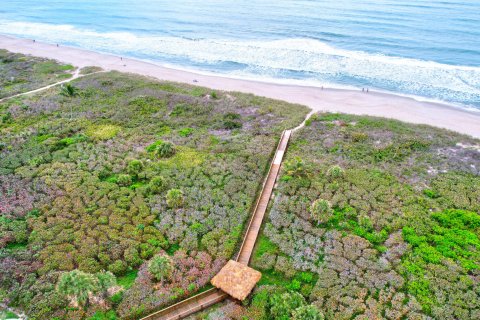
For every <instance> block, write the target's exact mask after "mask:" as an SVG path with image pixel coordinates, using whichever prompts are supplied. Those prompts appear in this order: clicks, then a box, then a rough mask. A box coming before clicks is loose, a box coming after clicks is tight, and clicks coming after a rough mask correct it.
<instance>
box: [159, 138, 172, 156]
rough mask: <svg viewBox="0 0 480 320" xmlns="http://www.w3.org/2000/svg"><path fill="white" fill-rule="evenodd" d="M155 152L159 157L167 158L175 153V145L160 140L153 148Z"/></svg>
mask: <svg viewBox="0 0 480 320" xmlns="http://www.w3.org/2000/svg"><path fill="white" fill-rule="evenodd" d="M155 154H156V155H157V156H159V157H160V158H169V157H171V156H173V155H174V154H175V146H174V145H173V143H171V142H163V141H162V142H161V143H160V144H158V146H157V148H156V149H155Z"/></svg>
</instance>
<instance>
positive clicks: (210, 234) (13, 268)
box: [0, 73, 307, 319]
mask: <svg viewBox="0 0 480 320" xmlns="http://www.w3.org/2000/svg"><path fill="white" fill-rule="evenodd" d="M72 85H73V86H74V87H75V88H77V90H78V93H79V94H78V95H77V96H75V97H71V98H70V97H69V98H66V97H63V96H61V95H60V94H59V91H58V88H52V89H51V90H47V91H44V92H42V93H41V94H37V95H29V96H24V97H20V98H16V99H11V100H7V101H5V102H3V103H0V115H7V114H10V116H9V117H8V118H9V119H8V121H6V122H3V121H2V122H0V132H1V134H0V143H2V146H4V147H3V148H2V149H1V150H0V213H1V215H2V218H1V220H0V250H1V251H0V286H1V290H0V300H1V301H2V302H3V301H4V302H8V303H10V304H11V305H13V306H15V307H17V308H21V309H24V310H25V312H26V313H27V314H28V315H29V317H31V318H32V319H51V318H55V317H57V318H59V319H74V318H75V319H77V318H89V317H93V316H94V314H95V313H96V312H99V313H97V316H98V317H100V316H101V315H102V312H103V314H106V310H105V308H110V307H111V308H115V311H116V312H117V313H118V317H120V318H138V317H139V316H140V315H143V314H145V313H147V312H150V311H153V310H154V309H157V308H160V307H162V306H165V305H168V304H171V303H173V302H174V301H177V300H178V299H181V298H183V297H187V296H189V295H191V294H194V293H195V292H197V291H198V290H199V289H201V288H202V287H204V286H205V285H206V284H207V283H208V282H209V280H210V279H211V277H212V276H213V275H214V274H215V272H217V271H218V270H219V269H220V268H221V266H222V265H223V264H224V263H225V260H226V259H229V258H231V257H232V256H233V254H234V253H235V250H236V248H238V244H239V240H240V237H241V234H242V231H243V227H244V224H245V222H246V221H247V218H248V217H249V214H250V210H251V208H252V204H253V203H254V199H255V195H256V190H257V189H258V187H259V185H260V183H261V182H262V179H263V176H264V173H265V170H266V168H267V166H268V163H269V161H270V155H271V153H272V151H273V150H274V148H275V145H276V140H277V139H278V135H279V134H280V133H281V131H282V130H283V129H285V128H288V127H294V126H295V125H297V124H298V123H300V122H301V120H302V117H303V116H304V115H305V113H306V111H307V110H306V108H304V107H301V106H292V105H289V104H286V103H282V102H274V101H272V100H268V99H258V98H257V97H254V96H250V95H244V94H236V93H232V94H231V95H229V98H228V99H227V97H226V96H225V97H224V96H223V95H221V94H218V99H207V98H206V95H207V94H208V92H209V91H208V90H206V89H202V88H197V87H190V86H188V85H180V84H171V83H159V82H155V81H151V80H148V79H145V78H142V77H136V76H132V75H122V74H119V73H101V74H96V75H90V76H86V77H83V78H81V79H78V80H75V81H74V82H73V83H72ZM229 113H235V114H238V117H237V116H228V117H230V118H235V119H233V120H234V121H238V122H239V123H241V124H242V127H241V128H237V129H236V130H234V131H229V130H224V128H223V124H224V121H225V118H224V115H225V114H229ZM246 115H248V116H246ZM228 117H227V118H228ZM185 128H195V130H194V131H191V130H184V129H185ZM180 132H181V134H180ZM167 141H168V142H167ZM161 142H165V143H170V144H171V146H174V150H175V153H173V154H172V153H170V152H168V153H167V154H168V157H163V156H162V157H160V156H159V154H157V151H156V150H157V147H158V146H159V145H161ZM171 146H170V147H171ZM167 154H165V153H162V155H167ZM172 189H177V190H181V195H182V196H181V197H178V195H179V193H178V192H170V193H171V194H176V195H177V196H175V197H173V196H171V197H170V196H169V197H167V194H168V193H169V192H168V190H172ZM179 204H181V206H180V205H179ZM171 205H172V207H171ZM167 253H168V254H169V255H170V256H171V258H172V260H173V264H174V268H173V271H172V275H171V278H170V279H169V281H164V285H163V286H162V285H161V284H160V283H158V282H156V281H153V280H152V278H151V275H150V273H149V271H148V268H147V266H148V262H149V261H150V259H152V257H155V256H157V255H158V254H167ZM72 270H79V271H81V272H84V273H88V274H92V275H95V274H97V273H98V272H102V270H108V271H110V272H112V273H113V274H115V275H116V276H117V277H118V282H119V285H120V286H121V287H123V288H124V290H125V291H124V292H123V293H121V294H118V293H116V295H115V298H113V296H112V297H111V298H108V299H106V298H105V297H96V298H95V299H91V300H90V301H89V302H90V304H89V306H88V307H87V308H86V309H85V310H83V308H80V309H76V310H70V309H68V308H66V307H67V305H68V304H69V302H70V301H69V299H67V298H65V297H64V296H63V295H61V294H60V292H58V291H57V290H55V285H56V283H57V282H58V277H59V276H60V275H61V274H63V272H70V271H72ZM112 290H113V289H112ZM97 298H98V299H97ZM110 300H112V301H110ZM113 300H115V302H113Z"/></svg>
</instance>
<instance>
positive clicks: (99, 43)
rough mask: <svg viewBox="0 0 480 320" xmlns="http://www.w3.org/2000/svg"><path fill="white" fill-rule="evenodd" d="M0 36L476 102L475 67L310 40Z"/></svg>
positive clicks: (33, 27)
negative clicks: (366, 50) (384, 53)
mask: <svg viewBox="0 0 480 320" xmlns="http://www.w3.org/2000/svg"><path fill="white" fill-rule="evenodd" d="M0 33H4V34H9V35H14V36H21V37H29V38H35V39H39V40H43V41H47V42H51V43H55V42H60V43H67V44H70V45H75V46H79V47H82V48H87V49H91V50H96V51H102V52H109V53H114V54H122V55H131V56H134V57H140V58H143V59H150V60H157V61H158V60H160V61H161V60H162V59H165V60H166V62H168V57H176V58H179V59H184V60H185V61H190V62H191V63H192V64H207V65H209V66H215V64H219V63H232V64H238V68H237V70H233V71H232V70H228V71H225V72H228V73H230V74H231V75H233V76H239V77H248V76H249V75H251V77H259V76H260V77H264V78H276V76H277V75H279V76H281V77H285V74H287V75H288V74H291V73H296V74H305V76H304V77H303V79H302V81H310V82H316V83H322V84H323V83H327V82H341V83H342V84H347V85H348V84H349V83H352V79H353V80H356V81H357V82H366V83H372V84H373V86H378V87H382V86H383V88H385V89H386V90H389V91H395V92H398V93H406V94H410V95H415V96H428V97H430V98H436V99H438V100H447V101H449V100H450V101H463V102H466V103H467V104H468V103H472V104H474V103H478V102H480V68H479V67H470V66H454V65H447V64H441V63H437V62H433V61H422V60H415V59H408V58H401V57H392V56H385V55H381V54H372V53H367V52H361V51H350V50H343V49H339V48H335V47H332V46H330V45H328V44H325V43H322V42H320V41H317V40H312V39H283V40H264V41H241V40H228V39H197V40H195V39H185V38H179V37H166V36H153V35H136V34H132V33H127V32H97V31H93V30H85V29H79V28H76V27H74V26H70V25H51V24H43V23H30V22H12V21H1V20H0ZM233 69H235V68H233ZM218 71H219V72H222V70H218ZM349 81H350V82H349ZM379 84H382V85H379Z"/></svg>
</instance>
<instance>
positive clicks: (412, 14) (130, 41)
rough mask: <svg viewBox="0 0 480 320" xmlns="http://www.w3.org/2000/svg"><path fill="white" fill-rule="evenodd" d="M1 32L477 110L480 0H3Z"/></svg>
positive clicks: (207, 69)
mask: <svg viewBox="0 0 480 320" xmlns="http://www.w3.org/2000/svg"><path fill="white" fill-rule="evenodd" d="M40 2H41V3H40ZM0 33H1V34H8V35H13V36H19V37H26V38H35V39H37V40H43V41H47V42H51V43H60V44H65V45H71V46H76V47H82V48H87V49H92V50H96V51H101V52H108V53H113V54H117V55H122V56H130V57H134V58H140V59H144V60H149V61H153V62H155V63H158V64H162V65H168V66H176V67H180V68H183V69H195V70H199V71H203V72H213V73H221V74H227V75H229V76H233V77H240V78H254V79H263V80H273V81H280V82H292V83H304V84H309V85H319V86H320V85H323V86H331V87H346V88H352V87H355V88H362V87H369V88H371V89H377V90H381V91H388V92H395V93H398V94H403V95H412V96H416V97H423V98H426V99H428V100H435V101H446V102H450V103H454V104H460V105H463V106H467V107H474V108H477V109H480V0H464V1H462V0H458V1H453V0H451V1H425V0H363V1H358V0H336V1H307V0H297V1H285V0H276V1H273V0H257V1H243V0H236V1H230V0H225V1H220V0H204V1H186V0H177V1H166V0H149V1H147V0H137V1H127V0H119V1H111V0H82V1H78V0H77V1H71V0H42V1H33V0H8V1H2V4H1V6H0Z"/></svg>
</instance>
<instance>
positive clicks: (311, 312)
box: [292, 305, 325, 320]
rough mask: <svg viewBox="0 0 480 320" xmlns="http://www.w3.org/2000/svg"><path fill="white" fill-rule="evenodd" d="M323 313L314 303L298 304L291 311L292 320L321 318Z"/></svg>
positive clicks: (320, 319)
mask: <svg viewBox="0 0 480 320" xmlns="http://www.w3.org/2000/svg"><path fill="white" fill-rule="evenodd" d="M323 319H325V318H324V317H323V314H322V313H321V312H320V311H318V309H317V307H315V306H314V305H306V306H300V307H298V308H297V309H295V310H293V311H292V320H323Z"/></svg>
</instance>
